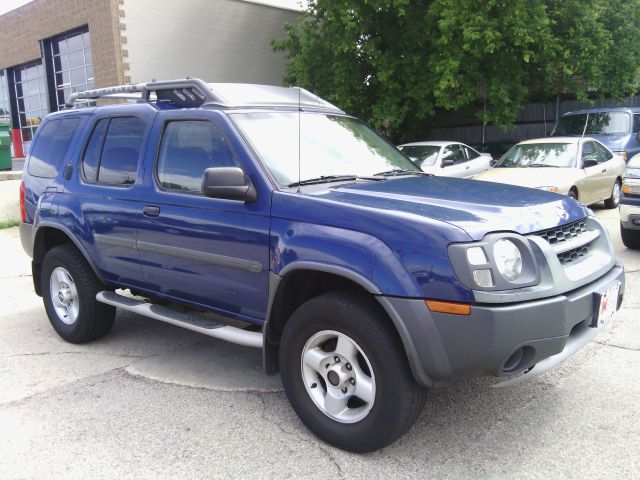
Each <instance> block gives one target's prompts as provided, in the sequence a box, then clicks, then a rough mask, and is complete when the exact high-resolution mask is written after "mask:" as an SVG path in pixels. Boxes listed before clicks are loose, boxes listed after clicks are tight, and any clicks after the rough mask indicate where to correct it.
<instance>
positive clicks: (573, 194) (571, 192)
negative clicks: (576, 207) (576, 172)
mask: <svg viewBox="0 0 640 480" xmlns="http://www.w3.org/2000/svg"><path fill="white" fill-rule="evenodd" d="M567 196H568V197H569V198H573V199H574V200H575V201H576V202H577V201H578V192H577V191H576V189H575V187H571V190H569V193H567Z"/></svg>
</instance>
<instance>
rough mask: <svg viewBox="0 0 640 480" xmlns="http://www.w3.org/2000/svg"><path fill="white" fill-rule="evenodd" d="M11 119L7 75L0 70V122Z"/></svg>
mask: <svg viewBox="0 0 640 480" xmlns="http://www.w3.org/2000/svg"><path fill="white" fill-rule="evenodd" d="M10 118H11V108H10V105H9V84H8V82H7V75H6V74H5V73H4V71H2V70H0V120H9V119H10Z"/></svg>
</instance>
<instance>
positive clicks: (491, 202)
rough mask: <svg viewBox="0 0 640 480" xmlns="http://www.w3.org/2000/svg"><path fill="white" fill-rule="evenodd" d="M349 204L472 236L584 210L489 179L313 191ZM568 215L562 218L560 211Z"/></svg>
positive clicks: (525, 229)
mask: <svg viewBox="0 0 640 480" xmlns="http://www.w3.org/2000/svg"><path fill="white" fill-rule="evenodd" d="M312 195H313V196H315V197H317V198H322V199H324V200H330V201H334V202H338V203H341V204H343V205H344V206H345V207H348V206H349V205H354V206H355V205H357V206H367V207H372V208H376V209H382V210H386V211H395V212H398V213H405V214H406V213H409V214H413V215H419V216H422V217H427V218H429V219H432V220H437V221H439V222H445V223H449V224H452V225H455V226H457V227H459V228H461V229H463V230H464V231H465V232H467V233H468V234H469V236H470V237H471V238H472V239H474V240H479V239H481V238H482V237H483V236H484V235H485V234H487V233H489V232H495V231H514V232H517V233H520V234H523V235H524V234H528V233H531V232H536V231H540V230H545V229H548V228H553V227H556V226H558V225H562V224H565V223H570V222H573V221H575V220H578V219H580V218H583V217H584V216H586V215H587V214H588V210H587V209H586V208H585V207H583V206H581V205H579V204H578V203H576V202H575V201H574V200H572V199H570V198H568V197H566V196H564V195H558V194H555V193H551V192H545V191H542V190H534V189H530V188H524V187H517V186H512V185H503V184H497V183H491V182H479V181H474V180H466V179H458V178H446V177H404V178H397V179H392V180H387V181H382V182H370V183H365V184H349V185H344V186H338V187H335V188H330V189H326V190H324V191H322V192H319V193H315V194H312ZM563 211H564V212H566V215H568V216H567V217H566V218H563V217H562V216H561V214H562V213H563Z"/></svg>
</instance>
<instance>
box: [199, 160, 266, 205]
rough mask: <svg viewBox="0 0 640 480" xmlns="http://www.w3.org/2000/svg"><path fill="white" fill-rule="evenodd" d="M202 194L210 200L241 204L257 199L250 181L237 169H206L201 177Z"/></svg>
mask: <svg viewBox="0 0 640 480" xmlns="http://www.w3.org/2000/svg"><path fill="white" fill-rule="evenodd" d="M202 192H203V193H204V194H205V195H206V196H207V197H211V198H223V199H225V200H240V201H243V202H252V201H254V200H255V199H256V198H258V194H257V192H256V189H255V187H254V186H253V184H252V183H251V180H250V179H249V177H247V176H246V175H245V173H244V172H243V171H242V169H241V168H238V167H215V168H207V169H206V170H205V171H204V174H203V176H202Z"/></svg>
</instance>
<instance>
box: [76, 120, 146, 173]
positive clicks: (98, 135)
mask: <svg viewBox="0 0 640 480" xmlns="http://www.w3.org/2000/svg"><path fill="white" fill-rule="evenodd" d="M145 130H146V123H145V121H144V120H142V119H140V118H135V117H116V118H111V119H108V118H103V119H102V120H100V121H99V122H98V123H97V124H96V126H95V128H94V129H93V132H92V134H91V138H90V139H89V143H87V148H86V149H85V153H84V157H83V161H82V172H83V174H84V179H85V180H86V181H87V182H90V183H104V184H108V185H132V184H134V183H135V181H136V176H137V173H138V161H139V158H140V150H141V147H142V140H143V139H144V133H145Z"/></svg>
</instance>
